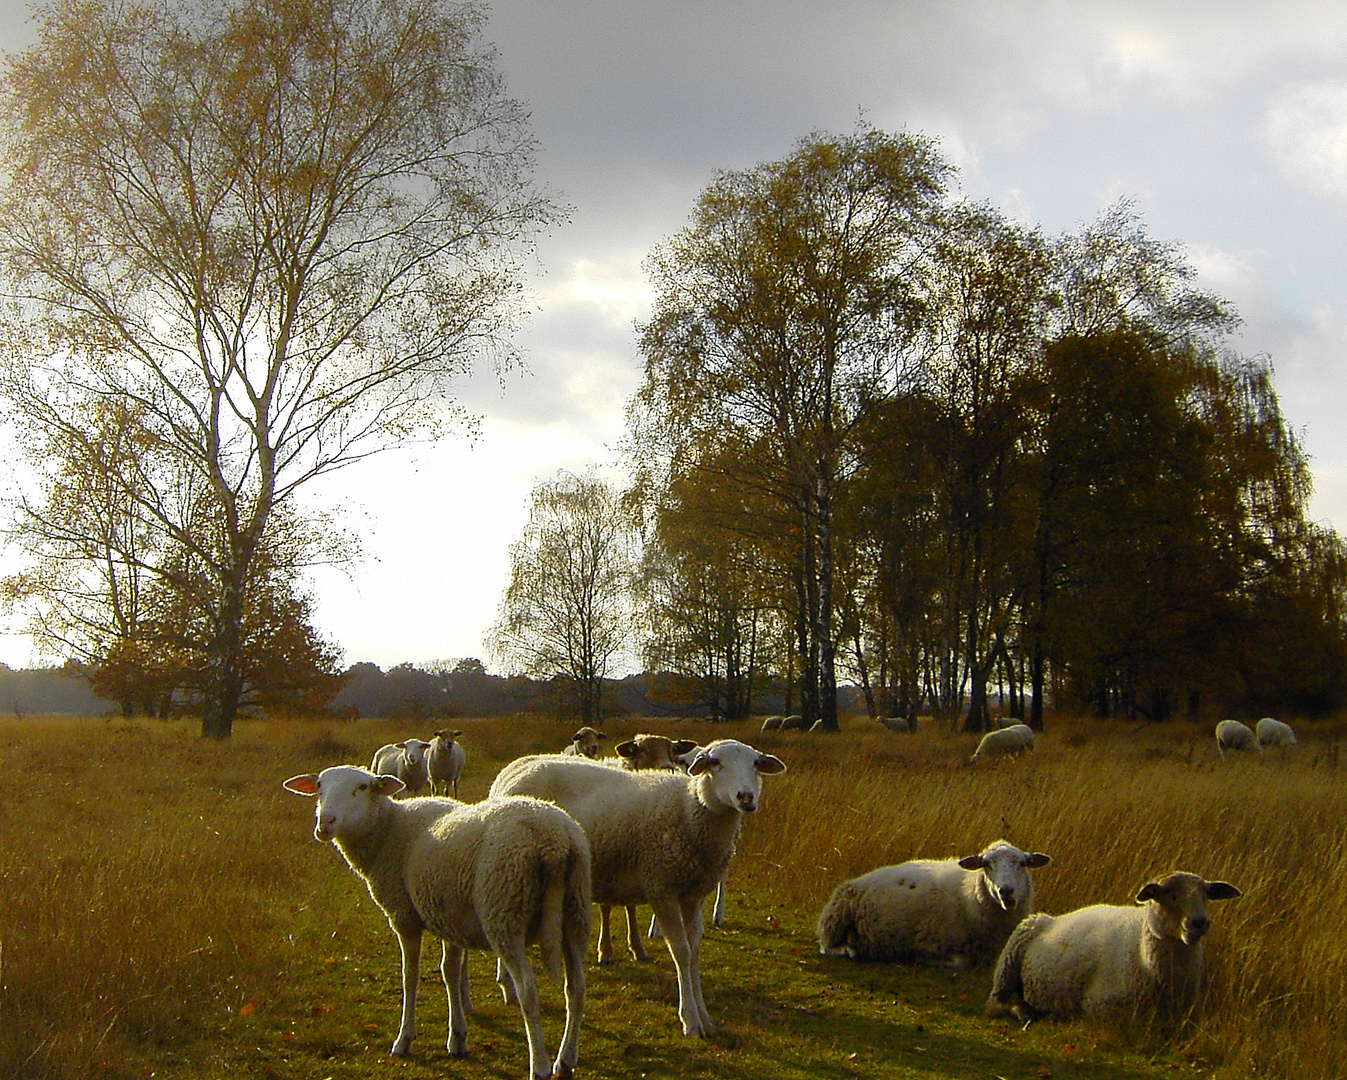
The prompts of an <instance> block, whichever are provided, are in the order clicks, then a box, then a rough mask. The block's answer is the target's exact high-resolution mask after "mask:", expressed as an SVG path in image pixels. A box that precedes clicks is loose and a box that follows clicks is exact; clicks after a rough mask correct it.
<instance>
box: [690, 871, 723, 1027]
mask: <svg viewBox="0 0 1347 1080" xmlns="http://www.w3.org/2000/svg"><path fill="white" fill-rule="evenodd" d="M683 927H684V929H685V931H686V933H687V936H688V953H689V957H690V960H691V964H690V972H691V978H690V981H691V983H692V995H693V1001H694V1002H695V1003H696V1006H697V1015H698V1016H699V1018H700V1019H701V1022H702V1028H703V1030H705V1031H706V1033H707V1034H708V1035H709V1034H711V1033H712V1032H714V1031H715V1025H714V1024H713V1023H711V1014H710V1013H708V1012H707V1011H706V1001H705V999H704V998H703V997H702V931H703V924H702V899H701V897H698V898H697V899H695V900H686V901H684V902H683Z"/></svg>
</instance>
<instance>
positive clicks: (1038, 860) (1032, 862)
mask: <svg viewBox="0 0 1347 1080" xmlns="http://www.w3.org/2000/svg"><path fill="white" fill-rule="evenodd" d="M1050 862H1052V859H1051V858H1049V857H1048V856H1047V855H1044V854H1043V853H1042V852H1040V851H1035V852H1034V853H1033V854H1032V855H1026V856H1025V857H1024V865H1025V867H1026V868H1027V869H1029V870H1037V869H1038V868H1039V867H1040V866H1047V865H1048V863H1050Z"/></svg>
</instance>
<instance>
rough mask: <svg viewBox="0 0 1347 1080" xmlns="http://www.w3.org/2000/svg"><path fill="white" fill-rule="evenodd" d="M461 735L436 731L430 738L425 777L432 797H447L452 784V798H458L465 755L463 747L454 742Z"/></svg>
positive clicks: (456, 732)
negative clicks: (428, 779) (427, 778)
mask: <svg viewBox="0 0 1347 1080" xmlns="http://www.w3.org/2000/svg"><path fill="white" fill-rule="evenodd" d="M462 734H463V732H461V731H437V732H435V734H434V735H432V736H431V737H430V746H429V748H428V749H427V750H426V775H427V776H428V777H429V778H430V793H431V794H432V795H448V794H449V786H450V785H451V784H452V785H453V788H454V798H455V799H457V798H458V778H459V777H460V776H462V775H463V763H464V762H465V761H466V760H467V753H466V752H465V751H464V749H463V745H462V744H461V743H458V742H455V741H454V740H455V739H457V738H458V737H459V736H460V735H462ZM441 787H443V789H444V790H443V791H441V790H440V789H441Z"/></svg>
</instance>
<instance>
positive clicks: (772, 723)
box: [762, 716, 785, 731]
mask: <svg viewBox="0 0 1347 1080" xmlns="http://www.w3.org/2000/svg"><path fill="white" fill-rule="evenodd" d="M784 719H785V717H782V716H769V717H767V719H766V720H764V721H763V722H762V730H763V731H779V730H780V729H781V721H782V720H784Z"/></svg>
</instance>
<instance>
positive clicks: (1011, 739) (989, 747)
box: [969, 724, 1034, 761]
mask: <svg viewBox="0 0 1347 1080" xmlns="http://www.w3.org/2000/svg"><path fill="white" fill-rule="evenodd" d="M1033 748H1034V731H1033V728H1031V727H1029V725H1028V724H1013V725H1011V726H1010V727H1008V728H997V729H996V730H995V731H989V732H987V734H986V735H984V736H982V741H981V742H979V743H978V748H977V749H976V750H974V751H973V756H972V757H971V758H969V761H978V760H981V759H983V758H994V757H1004V756H1005V755H1007V754H1018V753H1021V752H1022V751H1024V750H1032V749H1033Z"/></svg>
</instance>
